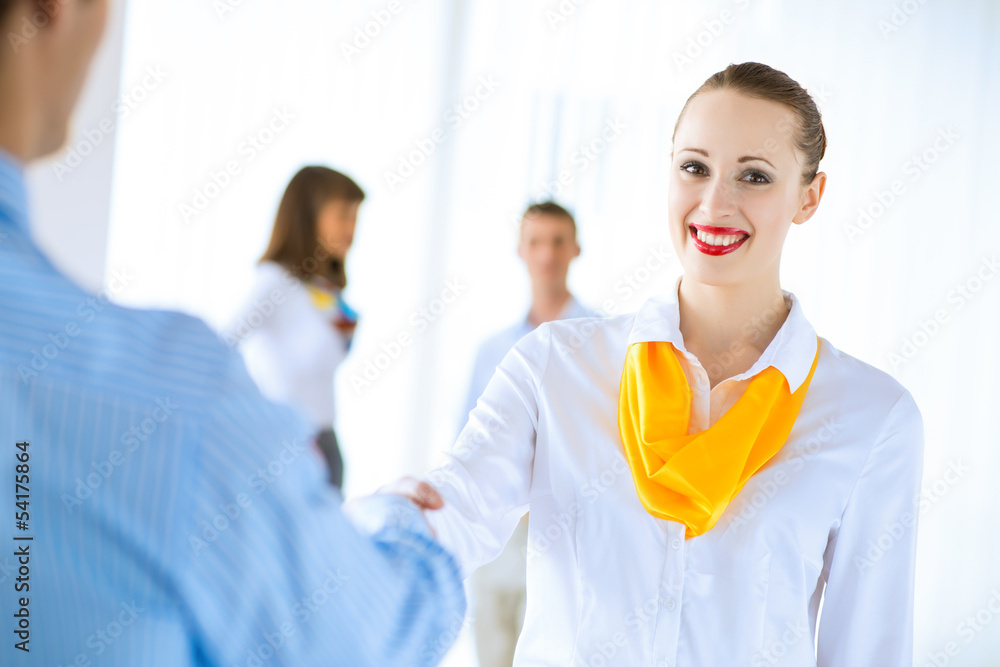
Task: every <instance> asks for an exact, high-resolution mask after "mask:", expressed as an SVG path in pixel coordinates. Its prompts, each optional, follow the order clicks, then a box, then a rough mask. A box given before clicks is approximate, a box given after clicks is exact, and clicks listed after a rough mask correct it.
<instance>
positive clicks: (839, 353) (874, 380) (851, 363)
mask: <svg viewBox="0 0 1000 667" xmlns="http://www.w3.org/2000/svg"><path fill="white" fill-rule="evenodd" d="M818 339H819V345H820V348H819V355H820V357H819V363H820V364H821V365H822V367H823V370H824V377H825V378H826V381H827V385H828V386H831V387H836V388H837V392H838V393H839V394H840V395H841V396H844V397H849V399H850V401H851V402H852V403H853V404H857V405H860V406H865V408H866V409H868V410H872V411H877V412H879V413H882V414H884V415H885V416H886V418H888V417H889V416H890V415H892V416H895V417H896V418H897V419H905V420H910V421H918V422H919V421H921V420H922V418H921V413H920V409H919V407H918V406H917V403H916V400H915V399H914V397H913V394H912V393H911V392H910V391H909V390H908V389H907V388H906V387H905V386H904V385H903V383H901V382H900V381H899V380H898V379H896V378H895V377H894V376H893V375H892V374H890V373H889V372H887V371H884V370H882V369H881V368H878V367H876V366H874V365H873V364H870V363H868V362H866V361H863V360H862V359H859V358H858V357H855V356H854V355H851V354H849V353H847V352H845V351H843V350H841V349H839V348H837V347H836V346H835V345H833V343H831V342H830V341H829V340H827V339H826V338H823V337H822V336H819V337H818Z"/></svg>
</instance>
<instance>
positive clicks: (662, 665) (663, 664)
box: [656, 658, 670, 667]
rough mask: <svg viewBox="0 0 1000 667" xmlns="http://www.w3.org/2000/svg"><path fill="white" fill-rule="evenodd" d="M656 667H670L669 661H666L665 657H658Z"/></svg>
mask: <svg viewBox="0 0 1000 667" xmlns="http://www.w3.org/2000/svg"><path fill="white" fill-rule="evenodd" d="M656 667H670V663H669V662H667V659H666V658H660V659H659V660H657V661H656Z"/></svg>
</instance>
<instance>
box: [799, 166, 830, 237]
mask: <svg viewBox="0 0 1000 667" xmlns="http://www.w3.org/2000/svg"><path fill="white" fill-rule="evenodd" d="M825 190H826V172H822V171H821V172H819V173H817V174H816V175H815V176H814V177H813V180H812V183H810V184H809V186H808V187H806V189H805V190H804V191H803V193H802V203H801V204H800V205H799V210H798V211H797V212H796V213H795V217H793V218H792V222H794V223H795V224H796V225H801V224H802V223H803V222H805V221H806V220H808V219H809V218H811V217H813V214H814V213H815V212H816V209H817V208H819V202H820V200H821V199H823V192H824V191H825Z"/></svg>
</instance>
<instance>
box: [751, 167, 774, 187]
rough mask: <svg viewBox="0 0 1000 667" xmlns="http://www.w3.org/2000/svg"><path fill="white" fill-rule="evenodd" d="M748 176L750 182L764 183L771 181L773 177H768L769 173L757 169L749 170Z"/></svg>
mask: <svg viewBox="0 0 1000 667" xmlns="http://www.w3.org/2000/svg"><path fill="white" fill-rule="evenodd" d="M746 177H747V179H749V182H750V183H760V184H764V183H770V182H771V179H770V178H768V175H767V174H765V173H764V172H762V171H757V170H756V169H751V170H750V171H748V172H747V175H746Z"/></svg>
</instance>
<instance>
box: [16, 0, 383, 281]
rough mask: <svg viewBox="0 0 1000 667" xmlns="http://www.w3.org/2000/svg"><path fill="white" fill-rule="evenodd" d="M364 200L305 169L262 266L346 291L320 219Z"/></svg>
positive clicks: (351, 185) (339, 180)
mask: <svg viewBox="0 0 1000 667" xmlns="http://www.w3.org/2000/svg"><path fill="white" fill-rule="evenodd" d="M0 2H3V0H0ZM364 198H365V193H364V190H362V189H361V187H360V186H359V185H358V184H357V183H355V182H354V181H353V180H351V178H350V177H349V176H346V175H344V174H342V173H340V172H339V171H335V170H333V169H330V168H329V167H322V166H308V167H303V168H302V169H300V170H299V172H298V173H297V174H295V176H293V177H292V180H291V181H289V183H288V187H286V188H285V194H283V195H282V196H281V203H280V204H278V213H277V215H275V218H274V229H273V230H272V231H271V241H270V242H269V243H268V246H267V250H265V251H264V254H263V255H262V256H261V258H260V259H259V260H257V261H258V263H259V262H268V261H269V262H275V263H276V264H280V265H281V266H283V267H284V268H285V269H287V270H288V272H289V273H291V274H292V275H294V276H295V277H296V278H299V279H300V280H308V279H309V278H312V277H313V276H317V275H318V276H321V277H323V278H326V279H327V280H329V281H330V282H332V283H333V284H334V285H336V286H337V287H340V288H341V289H343V288H344V287H346V286H347V273H346V272H345V270H344V260H343V258H340V257H332V256H330V253H328V252H327V251H326V250H324V249H323V248H322V246H320V244H319V240H318V235H317V231H316V219H317V217H318V216H319V213H320V210H321V209H322V208H323V206H325V205H326V204H327V203H329V202H331V201H346V202H349V203H353V202H358V203H360V202H362V201H363V200H364Z"/></svg>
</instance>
